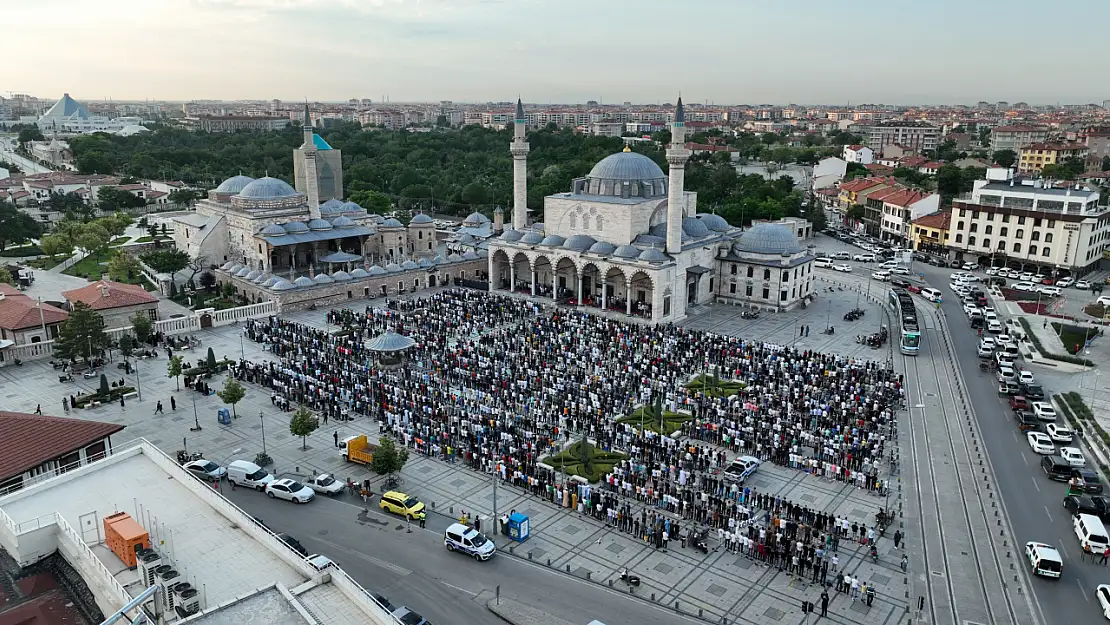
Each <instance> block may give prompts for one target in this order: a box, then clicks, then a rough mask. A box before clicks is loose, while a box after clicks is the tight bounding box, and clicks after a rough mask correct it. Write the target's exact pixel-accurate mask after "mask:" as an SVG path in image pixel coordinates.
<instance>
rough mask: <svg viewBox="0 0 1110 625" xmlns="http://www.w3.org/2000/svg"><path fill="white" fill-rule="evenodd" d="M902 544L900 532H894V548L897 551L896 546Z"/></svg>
mask: <svg viewBox="0 0 1110 625" xmlns="http://www.w3.org/2000/svg"><path fill="white" fill-rule="evenodd" d="M901 542H902V530H897V531H895V532H894V548H895V549H897V548H898V545H899V544H901Z"/></svg>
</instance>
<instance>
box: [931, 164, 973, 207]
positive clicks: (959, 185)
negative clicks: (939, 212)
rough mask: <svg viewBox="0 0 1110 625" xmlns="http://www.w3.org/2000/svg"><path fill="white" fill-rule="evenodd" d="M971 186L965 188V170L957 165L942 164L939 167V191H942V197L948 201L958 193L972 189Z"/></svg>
mask: <svg viewBox="0 0 1110 625" xmlns="http://www.w3.org/2000/svg"><path fill="white" fill-rule="evenodd" d="M970 190H971V188H970V187H968V188H966V189H965V188H964V177H963V172H962V171H961V170H960V168H959V167H956V166H955V165H941V167H940V168H939V169H937V192H938V193H940V196H941V198H942V199H943V200H944V201H946V202H948V201H951V199H952V198H954V197H956V196H957V195H959V194H961V193H963V192H965V191H970Z"/></svg>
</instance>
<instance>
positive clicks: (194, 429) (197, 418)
mask: <svg viewBox="0 0 1110 625" xmlns="http://www.w3.org/2000/svg"><path fill="white" fill-rule="evenodd" d="M190 394H191V395H192V396H193V423H194V424H195V425H194V427H191V428H189V431H190V432H199V431H200V430H201V427H200V416H199V415H197V396H196V393H190Z"/></svg>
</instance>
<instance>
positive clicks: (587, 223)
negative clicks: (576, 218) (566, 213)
mask: <svg viewBox="0 0 1110 625" xmlns="http://www.w3.org/2000/svg"><path fill="white" fill-rule="evenodd" d="M582 229H583V230H589V229H590V216H589V215H582Z"/></svg>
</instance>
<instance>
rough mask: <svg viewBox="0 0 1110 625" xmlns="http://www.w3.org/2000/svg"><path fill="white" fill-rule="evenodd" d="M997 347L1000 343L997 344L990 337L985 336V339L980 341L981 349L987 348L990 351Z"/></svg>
mask: <svg viewBox="0 0 1110 625" xmlns="http://www.w3.org/2000/svg"><path fill="white" fill-rule="evenodd" d="M996 345H998V343H996V342H995V340H994V339H993V338H991V337H989V336H984V337H983V338H981V339H979V347H985V348H987V349H989V350H993V349H994V348H995V346H996Z"/></svg>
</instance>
